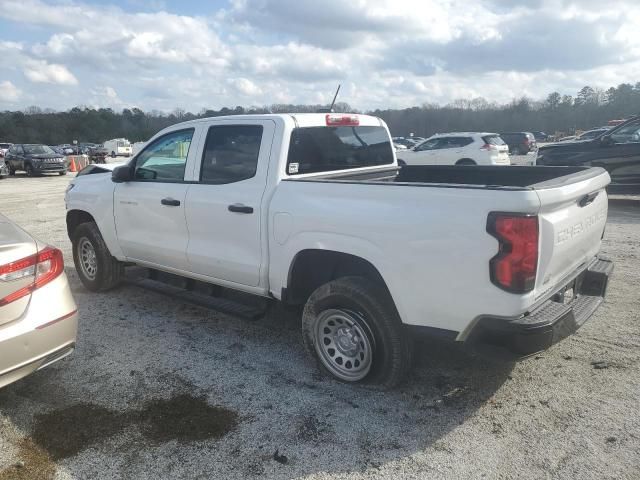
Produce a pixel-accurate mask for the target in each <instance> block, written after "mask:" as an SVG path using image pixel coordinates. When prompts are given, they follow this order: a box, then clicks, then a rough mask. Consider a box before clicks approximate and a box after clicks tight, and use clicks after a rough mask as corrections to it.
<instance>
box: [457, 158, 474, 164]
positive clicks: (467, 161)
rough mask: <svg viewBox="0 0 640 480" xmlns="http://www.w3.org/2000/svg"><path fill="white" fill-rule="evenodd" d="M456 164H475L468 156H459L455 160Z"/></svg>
mask: <svg viewBox="0 0 640 480" xmlns="http://www.w3.org/2000/svg"><path fill="white" fill-rule="evenodd" d="M456 165H477V164H476V162H474V161H473V160H471V159H470V158H461V159H460V160H458V161H457V162H456Z"/></svg>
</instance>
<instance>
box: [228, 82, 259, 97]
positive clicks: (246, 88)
mask: <svg viewBox="0 0 640 480" xmlns="http://www.w3.org/2000/svg"><path fill="white" fill-rule="evenodd" d="M231 83H232V84H233V85H234V86H235V87H236V89H237V90H238V92H240V93H241V94H242V95H246V96H248V97H253V96H256V95H260V94H262V90H261V89H260V87H258V86H257V85H256V84H255V83H253V82H252V81H251V80H249V79H247V78H237V79H235V80H233V81H232V82H231Z"/></svg>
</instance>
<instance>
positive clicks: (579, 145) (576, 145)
mask: <svg viewBox="0 0 640 480" xmlns="http://www.w3.org/2000/svg"><path fill="white" fill-rule="evenodd" d="M593 143H594V140H576V141H567V142H558V143H548V144H547V145H542V146H540V147H538V151H539V152H543V151H545V150H556V149H567V150H571V149H574V150H582V149H583V148H584V147H589V146H592V144H593Z"/></svg>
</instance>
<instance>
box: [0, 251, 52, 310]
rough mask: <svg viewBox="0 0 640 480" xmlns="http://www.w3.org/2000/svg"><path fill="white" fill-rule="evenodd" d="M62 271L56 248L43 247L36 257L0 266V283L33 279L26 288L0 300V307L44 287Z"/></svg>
mask: <svg viewBox="0 0 640 480" xmlns="http://www.w3.org/2000/svg"><path fill="white" fill-rule="evenodd" d="M63 271H64V261H63V258H62V252H61V251H60V250H58V249H57V248H53V247H45V248H44V249H43V250H41V251H40V252H38V253H37V254H36V255H31V256H30V257H26V258H23V259H22V260H17V261H15V262H11V263H7V264H6V265H2V266H0V282H11V281H15V280H20V279H21V278H25V277H34V280H33V282H31V283H30V284H29V285H27V286H26V287H22V288H20V289H19V290H16V291H15V292H13V293H10V294H9V295H7V296H6V297H4V298H2V299H0V307H3V306H5V305H7V304H9V303H11V302H15V301H16V300H18V299H20V298H22V297H25V296H27V295H29V294H30V293H31V292H33V291H34V290H37V289H38V288H40V287H42V286H43V285H46V284H47V283H49V282H50V281H52V280H53V279H54V278H56V277H58V276H59V275H60V274H61V273H62V272H63Z"/></svg>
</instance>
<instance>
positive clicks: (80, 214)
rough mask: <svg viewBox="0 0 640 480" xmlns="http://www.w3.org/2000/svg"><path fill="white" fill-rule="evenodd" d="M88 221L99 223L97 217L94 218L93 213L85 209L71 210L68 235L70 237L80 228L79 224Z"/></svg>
mask: <svg viewBox="0 0 640 480" xmlns="http://www.w3.org/2000/svg"><path fill="white" fill-rule="evenodd" d="M87 222H93V223H96V224H97V222H96V220H95V218H93V215H91V214H90V213H89V212H86V211H84V210H69V211H68V212H67V235H69V238H71V237H72V235H73V232H74V231H75V229H76V228H78V225H80V224H82V223H87Z"/></svg>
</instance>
